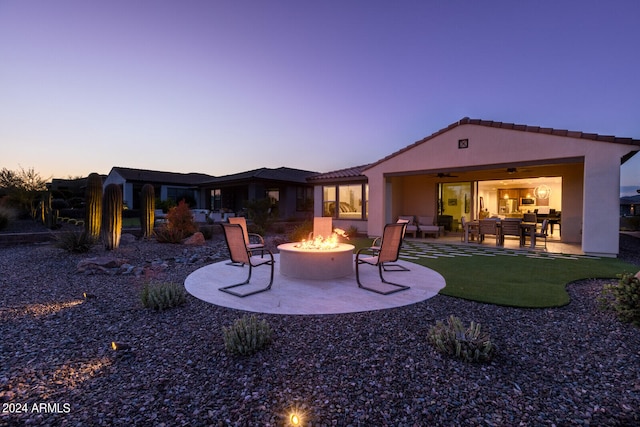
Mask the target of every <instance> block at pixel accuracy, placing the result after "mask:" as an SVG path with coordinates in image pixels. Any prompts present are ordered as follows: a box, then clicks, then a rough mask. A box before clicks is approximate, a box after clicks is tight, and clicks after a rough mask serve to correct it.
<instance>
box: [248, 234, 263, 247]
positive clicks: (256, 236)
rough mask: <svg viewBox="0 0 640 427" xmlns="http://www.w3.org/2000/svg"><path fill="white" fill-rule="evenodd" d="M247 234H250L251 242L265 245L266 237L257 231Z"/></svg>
mask: <svg viewBox="0 0 640 427" xmlns="http://www.w3.org/2000/svg"><path fill="white" fill-rule="evenodd" d="M247 235H248V236H249V243H253V244H261V245H264V239H263V238H262V236H261V235H259V234H255V233H247Z"/></svg>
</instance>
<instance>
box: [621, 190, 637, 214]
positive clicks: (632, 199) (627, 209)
mask: <svg viewBox="0 0 640 427" xmlns="http://www.w3.org/2000/svg"><path fill="white" fill-rule="evenodd" d="M638 215H640V195H637V196H627V197H620V216H638Z"/></svg>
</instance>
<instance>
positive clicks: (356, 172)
mask: <svg viewBox="0 0 640 427" xmlns="http://www.w3.org/2000/svg"><path fill="white" fill-rule="evenodd" d="M368 166H369V165H361V166H354V167H350V168H345V169H339V170H336V171H331V172H325V173H318V174H315V175H312V176H310V177H309V178H307V181H333V180H341V179H349V178H359V177H361V178H365V179H366V176H364V175H363V174H362V171H363V170H364V169H365V168H366V167H368Z"/></svg>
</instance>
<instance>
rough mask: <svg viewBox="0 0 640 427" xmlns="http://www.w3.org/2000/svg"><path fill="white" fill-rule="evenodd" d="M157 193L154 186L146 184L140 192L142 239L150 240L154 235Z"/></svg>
mask: <svg viewBox="0 0 640 427" xmlns="http://www.w3.org/2000/svg"><path fill="white" fill-rule="evenodd" d="M155 202H156V200H155V191H154V190H153V185H151V184H145V185H143V186H142V190H141V191H140V227H141V229H142V238H143V239H148V238H149V237H151V236H152V235H153V224H154V222H155V210H154V208H155Z"/></svg>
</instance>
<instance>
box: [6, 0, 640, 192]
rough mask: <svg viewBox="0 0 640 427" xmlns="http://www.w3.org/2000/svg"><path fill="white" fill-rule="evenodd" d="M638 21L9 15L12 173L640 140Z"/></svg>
mask: <svg viewBox="0 0 640 427" xmlns="http://www.w3.org/2000/svg"><path fill="white" fill-rule="evenodd" d="M638 22H640V1H638V0H624V1H618V0H611V1H606V2H605V1H596V0H581V1H563V0H549V1H547V0H535V1H533V0H532V1H513V0H508V1H491V0H485V1H456V0H450V1H435V0H433V1H429V0H422V1H402V0H399V1H377V0H368V1H364V0H363V1H350V0H341V1H332V0H328V1H301V0H297V1H277V0H274V1H264V0H260V1H258V0H256V1H242V0H238V1H218V0H210V1H205V0H184V1H177V0H176V1H151V0H149V1H145V0H137V1H132V0H126V1H119V0H118V1H116V0H109V1H97V0H96V1H91V0H78V1H71V0H56V1H50V0H43V1H31V0H0V147H1V149H0V168H2V167H6V168H8V169H11V170H17V169H19V168H20V167H23V168H25V169H27V168H31V167H33V168H34V169H35V170H36V171H37V172H39V173H40V174H41V176H43V177H45V178H49V177H56V178H66V177H69V176H86V175H87V174H89V173H91V172H98V173H102V174H107V173H108V172H109V171H110V169H111V168H112V167H113V166H125V167H134V168H141V169H154V170H164V171H173V172H201V173H207V174H211V175H226V174H230V173H236V172H242V171H246V170H250V169H254V168H259V167H279V166H288V167H295V168H300V169H308V170H312V171H318V172H327V171H331V170H336V169H341V168H345V167H350V166H356V165H361V164H365V163H369V162H373V161H376V160H378V159H380V158H382V157H384V156H386V155H388V154H390V153H392V152H394V151H396V150H398V149H400V148H403V147H405V146H407V145H409V144H411V143H413V142H415V141H417V140H419V139H422V138H424V137H425V136H428V135H430V134H432V133H433V132H435V131H438V130H440V129H442V128H444V127H446V126H448V125H449V124H451V123H454V122H456V121H457V120H459V119H461V118H463V117H471V118H476V119H484V120H495V121H503V122H512V123H519V124H527V125H532V126H543V127H553V128H559V129H569V130H576V131H583V132H592V133H599V134H603V135H615V136H618V137H631V138H635V139H640V26H639V25H638ZM621 185H624V186H637V187H638V188H640V154H638V155H637V156H635V158H634V159H632V160H631V161H629V162H628V163H627V164H625V165H624V166H623V167H622V179H621Z"/></svg>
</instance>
